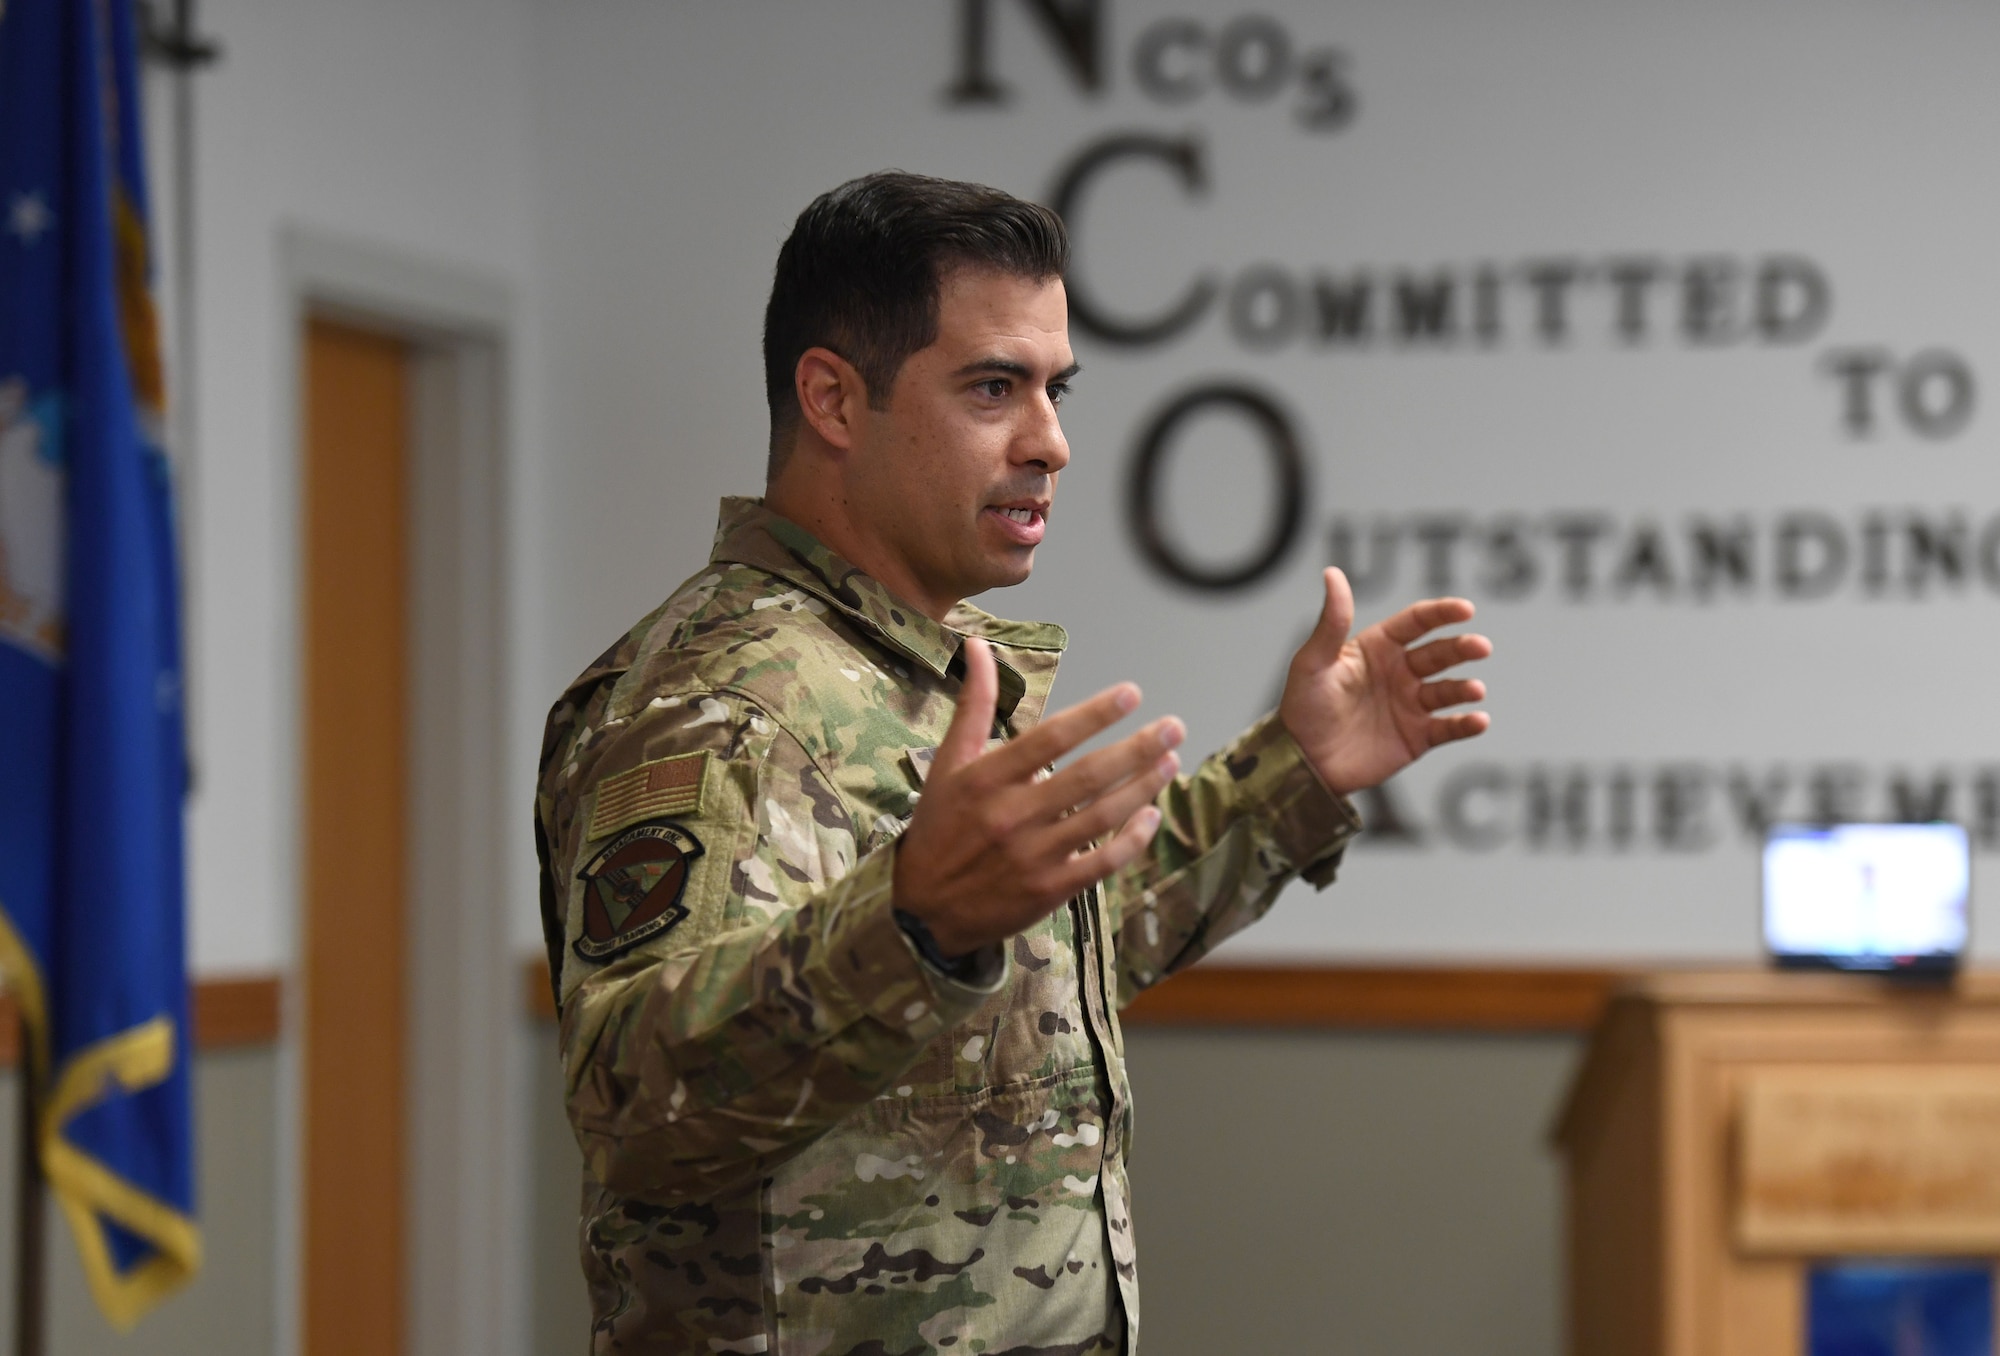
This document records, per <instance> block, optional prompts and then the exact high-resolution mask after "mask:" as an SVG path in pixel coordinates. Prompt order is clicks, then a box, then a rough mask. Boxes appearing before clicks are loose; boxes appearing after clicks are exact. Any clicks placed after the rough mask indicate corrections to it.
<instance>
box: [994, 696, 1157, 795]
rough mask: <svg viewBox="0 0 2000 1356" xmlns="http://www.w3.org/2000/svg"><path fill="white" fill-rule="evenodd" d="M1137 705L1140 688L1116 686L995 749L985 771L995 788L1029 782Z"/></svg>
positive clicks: (1071, 707) (1059, 712)
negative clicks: (1039, 771)
mask: <svg viewBox="0 0 2000 1356" xmlns="http://www.w3.org/2000/svg"><path fill="white" fill-rule="evenodd" d="M1138 705H1139V689H1138V687H1137V685H1135V684H1132V683H1116V684H1113V685H1112V686H1110V687H1107V688H1105V689H1104V691H1102V692H1100V693H1098V694H1097V695H1096V696H1094V697H1090V698H1086V699H1085V700H1083V701H1080V702H1078V703H1077V704H1076V705H1075V706H1070V707H1065V708H1064V709H1063V710H1061V711H1058V712H1057V713H1056V714H1055V715H1053V716H1049V717H1048V718H1046V719H1045V720H1043V721H1042V722H1041V724H1039V725H1037V726H1035V728H1034V729H1032V730H1030V731H1028V732H1027V733H1026V734H1024V735H1022V736H1020V737H1019V738H1018V739H1011V740H1009V741H1008V742H1007V743H1006V744H1005V745H1003V746H1002V747H1000V748H998V749H995V750H994V751H993V752H992V753H990V754H988V755H987V757H986V764H985V767H984V768H982V771H983V772H986V773H988V775H990V776H991V777H992V778H993V782H994V784H996V785H1001V784H1006V783H1009V782H1022V781H1026V780H1028V779H1029V778H1030V777H1032V776H1034V775H1035V773H1036V772H1037V771H1038V770H1040V769H1041V768H1045V767H1047V766H1048V765H1049V764H1050V763H1053V762H1055V761H1056V760H1057V759H1058V758H1060V757H1062V756H1063V755H1064V754H1066V753H1068V752H1069V751H1070V750H1071V749H1073V748H1075V747H1076V746H1077V745H1079V744H1082V743H1083V742H1085V741H1086V740H1088V739H1090V738H1092V737H1093V736H1095V735H1097V734H1098V733H1100V732H1101V731H1104V730H1107V729H1109V728H1110V727H1111V726H1113V725H1115V724H1117V723H1118V722H1119V721H1120V720H1122V719H1124V718H1125V717H1126V716H1127V715H1129V714H1131V712H1132V710H1133V709H1134V708H1135V707H1137V706H1138ZM989 719H990V717H989ZM983 738H984V736H982V741H983Z"/></svg>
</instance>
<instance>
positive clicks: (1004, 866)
mask: <svg viewBox="0 0 2000 1356" xmlns="http://www.w3.org/2000/svg"><path fill="white" fill-rule="evenodd" d="M998 694H999V675H998V673H997V672H996V670H995V668H994V663H993V652H992V651H991V650H990V649H988V648H987V645H986V642H985V641H983V640H981V639H979V638H978V637H972V638H970V639H968V640H967V641H966V642H965V682H964V685H963V687H962V688H961V690H960V692H959V697H958V709H957V711H956V712H955V713H954V714H953V716H952V721H951V728H950V729H949V730H948V731H946V732H945V737H944V742H943V743H942V744H940V745H938V749H937V753H936V754H935V755H934V756H933V757H932V760H931V770H930V775H929V776H928V777H927V778H926V779H925V781H924V792H923V797H922V798H921V799H920V800H919V801H918V802H917V812H916V814H915V816H913V817H912V818H911V820H910V827H909V828H908V830H906V831H905V832H904V834H903V837H902V839H901V840H900V841H899V842H898V844H897V846H896V867H895V904H896V907H897V908H899V909H902V910H904V911H905V912H907V913H911V914H914V915H915V916H916V917H918V918H921V919H922V920H923V922H924V925H925V926H926V927H928V928H929V929H930V931H931V936H933V937H934V938H936V939H937V943H938V947H939V949H940V950H942V951H943V952H944V954H945V955H947V956H962V955H966V954H968V953H970V952H973V951H977V950H979V949H980V948H981V947H983V946H987V945H990V944H991V943H994V942H999V941H1004V940H1005V939H1006V938H1008V937H1011V936H1013V935H1014V934H1015V933H1017V932H1021V931H1024V930H1025V929H1027V928H1028V927H1030V926H1032V925H1033V924H1035V923H1036V922H1038V921H1040V920H1041V919H1042V918H1044V917H1046V916H1047V915H1049V914H1051V913H1053V912H1055V911H1056V910H1057V909H1058V908H1060V907H1061V906H1062V904H1063V902H1064V901H1065V900H1068V899H1069V898H1071V897H1072V896H1074V895H1076V894H1078V893H1080V892H1081V891H1083V890H1085V889H1087V888H1088V887H1089V886H1091V885H1094V884H1096V883H1097V882H1098V881H1100V880H1103V879H1104V878H1105V877H1106V876H1108V875H1110V874H1111V873H1112V872H1114V871H1117V870H1118V869H1119V868H1121V867H1123V866H1125V865H1126V864H1127V863H1129V862H1131V861H1132V860H1133V859H1134V858H1136V857H1137V856H1138V855H1139V854H1140V853H1141V852H1143V851H1145V849H1146V845H1147V844H1148V843H1150V842H1151V841H1152V838H1153V833H1154V831H1155V830H1157V829H1158V828H1159V826H1160V812H1159V811H1158V810H1156V809H1155V808H1153V798H1154V797H1155V796H1157V795H1159V794H1160V791H1161V790H1162V789H1163V788H1164V787H1165V786H1166V785H1167V783H1168V782H1170V781H1172V780H1173V777H1174V774H1175V772H1177V771H1178V770H1179V768H1180V759H1179V758H1178V757H1177V756H1176V755H1175V753H1174V749H1175V748H1176V747H1178V746H1179V745H1180V742H1181V741H1182V740H1183V739H1185V738H1186V737H1187V730H1186V727H1184V726H1183V725H1182V724H1181V723H1180V721H1179V720H1177V719H1175V718H1174V717H1172V716H1166V717H1163V718H1162V719H1160V720H1156V721H1154V722H1153V723H1152V724H1150V725H1147V726H1146V727H1145V728H1144V729H1142V730H1139V731H1138V732H1137V733H1135V734H1132V735H1128V736H1127V737H1126V738H1124V739H1122V740H1120V741H1119V742H1118V743H1116V744H1113V745H1111V746H1109V747H1108V748H1103V749H1099V750H1097V751H1096V752H1094V753H1091V754H1088V755H1086V756H1085V757H1082V758H1079V759H1077V760H1076V761H1075V762H1074V763H1072V764H1070V765H1069V766H1068V767H1065V768H1063V769H1062V770H1061V771H1059V772H1056V773H1055V774H1054V775H1052V776H1048V777H1041V776H1040V775H1039V774H1040V773H1041V770H1042V769H1043V768H1045V767H1048V766H1049V765H1051V764H1053V763H1054V762H1055V761H1056V760H1057V759H1058V758H1061V757H1062V756H1063V755H1064V754H1066V753H1068V752H1069V751H1070V750H1072V749H1074V748H1076V747H1077V746H1078V745H1080V744H1082V743H1083V742H1084V741H1086V740H1088V739H1090V738H1091V737H1092V736H1093V735H1095V734H1097V733H1098V732H1099V731H1101V730H1104V729H1107V728H1109V727H1110V726H1111V725H1113V724H1115V723H1116V722H1117V721H1119V720H1121V719H1123V718H1124V717H1125V716H1126V715H1128V714H1130V713H1131V712H1132V711H1133V709H1135V708H1136V707H1137V706H1138V705H1139V689H1138V688H1137V687H1135V686H1133V685H1132V684H1131V683H1119V684H1117V685H1116V686H1114V687H1108V688H1106V689H1105V690H1104V691H1102V692H1100V693H1098V694H1097V695H1096V696H1095V697H1092V698H1090V699H1089V700H1088V701H1083V702H1078V703H1077V704H1076V705H1075V706H1072V707H1070V708H1068V709H1067V710H1065V711H1062V712H1060V713H1059V714H1057V715H1054V716H1050V717H1049V718H1048V719H1046V720H1044V721H1042V722H1041V723H1040V724H1039V725H1037V726H1035V727H1034V728H1033V729H1032V730H1030V731H1028V732H1027V733H1026V734H1024V735H1022V736H1021V737H1020V738H1018V739H1014V740H1010V741H1009V742H1007V743H1006V744H1003V745H1002V746H1001V747H999V748H997V749H994V750H993V751H992V752H990V753H989V752H987V751H986V741H987V736H988V733H989V732H990V731H991V730H992V728H993V713H994V703H995V701H996V700H997V698H998ZM1093 843H1095V844H1096V846H1094V847H1093V846H1092V844H1093Z"/></svg>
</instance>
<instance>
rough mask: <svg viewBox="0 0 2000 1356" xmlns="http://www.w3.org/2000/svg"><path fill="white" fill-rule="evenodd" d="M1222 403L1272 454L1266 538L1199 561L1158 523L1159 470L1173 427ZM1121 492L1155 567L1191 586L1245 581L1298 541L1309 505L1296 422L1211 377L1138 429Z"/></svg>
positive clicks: (1256, 394)
mask: <svg viewBox="0 0 2000 1356" xmlns="http://www.w3.org/2000/svg"><path fill="white" fill-rule="evenodd" d="M1208 409H1221V410H1227V411H1229V412H1231V413H1234V414H1238V415H1240V416H1242V417H1243V418H1244V419H1247V420H1248V421H1249V422H1250V424H1251V425H1252V426H1253V427H1254V428H1255V429H1256V430H1257V433H1258V436H1259V438H1260V439H1261V440H1262V442H1263V444H1264V451H1265V454H1266V456H1267V457H1268V459H1269V463H1270V468H1271V475H1270V481H1269V484H1270V496H1271V497H1270V510H1269V512H1268V513H1267V514H1266V516H1265V527H1264V535H1263V538H1262V539H1261V540H1260V541H1259V542H1258V543H1257V544H1256V546H1255V547H1254V548H1253V549H1252V550H1251V551H1250V552H1249V553H1248V554H1246V555H1245V556H1244V558H1243V559H1242V560H1241V561H1238V562H1236V563H1234V564H1229V565H1219V566H1218V565H1204V564H1201V563H1199V562H1197V561H1194V560H1191V559H1189V558H1188V556H1187V554H1186V553H1185V552H1184V551H1183V550H1182V549H1181V547H1180V546H1179V545H1177V544H1176V543H1174V542H1173V541H1170V540H1169V539H1168V537H1167V534H1166V531H1165V530H1164V528H1163V527H1162V525H1161V518H1160V496H1161V493H1162V490H1161V474H1162V472H1163V471H1164V469H1165V465H1164V463H1165V461H1166V456H1167V452H1168V451H1169V450H1170V448H1171V445H1172V442H1173V437H1174V433H1175V431H1176V430H1177V429H1178V428H1179V427H1180V425H1181V423H1182V422H1183V421H1184V420H1186V419H1187V418H1188V417H1189V416H1191V415H1193V414H1196V413H1199V412H1200V411H1203V410H1208ZM1127 484H1128V486H1129V489H1128V492H1127V498H1126V513H1127V521H1128V523H1129V525H1130V527H1131V529H1132V535H1133V537H1134V538H1135V539H1136V540H1137V542H1138V544H1139V552H1140V554H1141V555H1143V556H1144V557H1145V558H1146V560H1147V561H1148V562H1149V563H1150V564H1151V565H1152V566H1153V567H1154V568H1156V569H1158V570H1159V571H1160V573H1162V574H1164V575H1166V576H1167V577H1168V578H1169V579H1172V580H1174V581H1175V582H1176V583H1179V584H1185V585H1187V586H1188V587H1189V588H1195V589H1202V590H1205V591H1209V592H1215V593H1227V592H1232V591H1234V590H1237V589H1243V588H1248V587H1250V585H1252V584H1254V583H1256V582H1257V581H1258V580H1260V579H1262V578H1263V577H1264V576H1265V575H1267V574H1269V573H1270V572H1271V571H1272V570H1274V569H1276V568H1277V567H1278V564H1279V562H1281V561H1282V560H1284V558H1285V556H1286V555H1287V554H1289V553H1290V551H1291V549H1292V547H1293V546H1294V545H1295V544H1296V543H1297V542H1298V538H1299V525H1300V523H1301V522H1303V521H1304V518H1305V510H1306V457H1305V450H1304V449H1303V448H1302V447H1301V446H1300V443H1299V435H1298V431H1297V429H1295V428H1294V427H1293V425H1292V421H1291V419H1290V417H1289V416H1287V415H1286V414H1285V412H1284V410H1283V409H1281V408H1279V406H1278V404H1277V402H1276V401H1274V400H1273V399H1271V397H1270V396H1268V395H1266V394H1264V393H1263V392H1262V391H1259V390H1256V389H1255V388H1253V387H1250V386H1244V385H1240V384H1236V383H1232V382H1212V383H1209V384H1207V385H1203V386H1197V387H1195V388H1194V389H1192V390H1189V391H1183V392H1182V393H1181V394H1180V395H1178V396H1176V397H1174V399H1172V400H1171V401H1169V402H1168V403H1167V404H1166V406H1165V407H1164V408H1162V409H1161V410H1160V412H1159V413H1158V414H1156V415H1154V416H1153V417H1152V419H1150V420H1149V421H1147V423H1146V426H1145V427H1144V428H1143V429H1142V430H1140V433H1139V442H1138V446H1137V449H1136V451H1135V452H1134V454H1133V458H1132V471H1131V478H1130V480H1129V481H1128V482H1127Z"/></svg>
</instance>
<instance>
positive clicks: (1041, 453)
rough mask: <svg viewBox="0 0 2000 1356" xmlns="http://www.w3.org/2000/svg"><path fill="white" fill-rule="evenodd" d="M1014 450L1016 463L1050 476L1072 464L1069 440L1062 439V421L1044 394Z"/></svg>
mask: <svg viewBox="0 0 2000 1356" xmlns="http://www.w3.org/2000/svg"><path fill="white" fill-rule="evenodd" d="M1014 447H1015V452H1014V460H1015V461H1016V462H1017V463H1018V464H1020V465H1023V466H1035V467H1039V468H1040V469H1042V470H1044V471H1046V472H1048V473H1049V474H1050V475H1054V474H1055V473H1056V472H1057V471H1060V470H1062V468H1063V467H1065V466H1067V465H1069V439H1067V438H1065V437H1063V431H1062V420H1061V419H1060V418H1058V417H1057V413H1056V404H1055V402H1054V401H1053V400H1050V399H1049V398H1048V397H1047V396H1046V395H1044V396H1043V397H1042V398H1041V400H1039V401H1037V402H1036V409H1035V414H1034V416H1033V419H1032V421H1031V423H1030V426H1029V427H1028V428H1026V429H1024V430H1023V431H1022V436H1021V438H1020V439H1019V440H1018V441H1017V442H1016V443H1015V445H1014Z"/></svg>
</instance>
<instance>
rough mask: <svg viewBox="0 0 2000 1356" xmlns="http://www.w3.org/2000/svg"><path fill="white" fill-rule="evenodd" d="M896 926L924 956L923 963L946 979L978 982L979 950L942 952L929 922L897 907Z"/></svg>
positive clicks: (970, 982)
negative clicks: (956, 952)
mask: <svg viewBox="0 0 2000 1356" xmlns="http://www.w3.org/2000/svg"><path fill="white" fill-rule="evenodd" d="M895 913H896V926H897V927H899V928H901V929H902V930H903V935H904V936H905V937H908V938H909V939H910V945H911V946H914V947H915V948H916V949H917V954H918V955H919V956H922V957H923V958H924V963H925V964H926V965H928V966H930V967H931V969H933V970H935V971H937V972H938V973H939V974H941V975H943V976H944V977H945V978H947V979H955V980H957V981H958V982H959V983H961V984H976V983H978V982H979V971H980V969H981V967H980V964H979V952H977V951H968V952H966V953H965V954H964V955H963V956H958V957H951V956H947V955H945V954H944V950H943V948H941V947H940V946H939V945H938V941H937V938H936V937H933V936H932V935H931V930H930V926H929V924H927V923H925V922H924V920H923V919H921V918H919V917H917V916H916V915H915V914H913V913H908V912H905V911H904V910H902V909H897V910H896V911H895Z"/></svg>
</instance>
